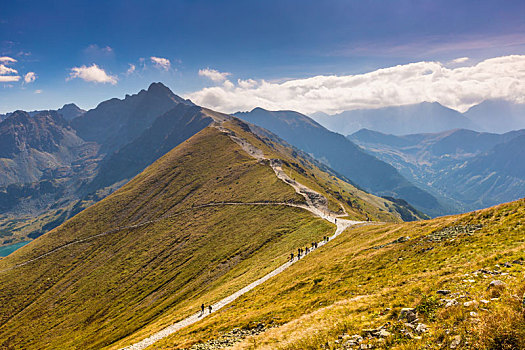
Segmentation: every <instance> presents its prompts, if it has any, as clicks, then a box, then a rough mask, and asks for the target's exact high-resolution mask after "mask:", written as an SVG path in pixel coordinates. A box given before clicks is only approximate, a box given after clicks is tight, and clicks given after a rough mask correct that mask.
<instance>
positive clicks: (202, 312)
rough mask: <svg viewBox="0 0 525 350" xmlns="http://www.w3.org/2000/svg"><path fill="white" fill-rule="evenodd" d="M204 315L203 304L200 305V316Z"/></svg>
mask: <svg viewBox="0 0 525 350" xmlns="http://www.w3.org/2000/svg"><path fill="white" fill-rule="evenodd" d="M202 315H204V304H202V305H201V314H200V316H202Z"/></svg>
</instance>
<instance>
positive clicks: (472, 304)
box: [463, 300, 478, 307]
mask: <svg viewBox="0 0 525 350" xmlns="http://www.w3.org/2000/svg"><path fill="white" fill-rule="evenodd" d="M476 305H478V301H477V300H471V301H466V302H464V303H463V306H465V307H471V306H476Z"/></svg>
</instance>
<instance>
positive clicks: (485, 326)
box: [151, 200, 525, 349]
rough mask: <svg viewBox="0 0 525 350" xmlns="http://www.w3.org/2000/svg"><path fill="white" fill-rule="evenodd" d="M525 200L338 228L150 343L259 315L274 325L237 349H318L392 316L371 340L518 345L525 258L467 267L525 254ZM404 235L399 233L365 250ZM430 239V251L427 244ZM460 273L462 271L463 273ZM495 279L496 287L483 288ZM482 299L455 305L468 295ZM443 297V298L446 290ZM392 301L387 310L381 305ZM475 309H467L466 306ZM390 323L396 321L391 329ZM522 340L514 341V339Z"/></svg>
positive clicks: (190, 338)
mask: <svg viewBox="0 0 525 350" xmlns="http://www.w3.org/2000/svg"><path fill="white" fill-rule="evenodd" d="M524 218H525V200H520V201H517V202H512V203H508V204H503V205H500V206H497V207H494V208H489V209H485V210H481V211H478V212H473V213H468V214H464V215H458V216H449V217H442V218H437V219H434V220H429V221H422V222H414V223H403V224H384V225H376V226H364V227H361V228H354V229H351V230H348V231H346V232H345V233H343V234H342V235H341V236H339V237H338V238H337V239H335V240H334V241H332V242H330V243H329V244H328V245H326V246H323V247H322V248H321V249H319V250H317V251H315V252H314V253H313V254H310V255H309V256H307V257H306V258H305V259H303V260H302V261H300V262H299V263H297V264H295V265H294V266H292V267H291V268H290V269H288V270H287V271H285V272H284V273H282V274H281V275H279V276H277V277H276V278H274V279H272V280H271V281H269V282H268V283H266V284H265V285H262V286H260V287H258V288H257V289H255V290H253V291H252V292H250V293H248V294H246V295H244V296H243V297H242V298H241V299H240V300H238V301H236V302H235V303H234V304H233V305H232V307H231V308H229V309H227V310H224V311H223V310H221V311H220V312H218V313H217V314H215V315H212V316H211V317H209V318H207V319H206V320H205V321H203V322H201V323H199V324H196V325H193V326H191V327H188V328H187V329H184V330H182V331H181V332H179V333H177V334H174V335H173V336H171V337H170V338H168V339H166V340H164V341H162V342H159V343H158V344H155V345H154V346H152V347H151V348H156V349H158V348H162V349H165V348H181V347H186V346H189V345H191V344H193V343H195V342H199V341H202V340H206V339H210V338H215V337H217V336H218V335H220V334H221V333H223V332H227V331H229V330H231V329H232V328H234V327H251V326H252V325H254V324H257V323H259V322H264V323H266V324H273V325H277V326H280V327H277V328H274V329H272V330H270V331H267V332H265V333H263V334H261V335H259V336H255V337H252V338H250V339H247V340H245V341H244V342H243V343H240V344H238V345H237V346H236V347H235V348H237V349H252V348H253V347H254V344H257V348H258V349H317V348H319V347H321V346H323V345H324V344H326V343H328V348H337V345H336V344H335V343H334V341H335V340H336V339H337V337H338V335H341V334H343V333H348V334H360V333H361V330H362V329H364V328H375V327H378V326H381V325H383V324H385V323H386V322H388V321H389V322H391V323H392V325H391V326H390V329H389V330H390V331H392V332H393V334H394V335H393V336H392V337H390V338H387V340H386V341H385V342H382V343H376V345H377V346H379V347H384V348H400V349H421V348H429V349H432V348H436V349H438V348H448V347H449V345H450V343H451V342H452V339H453V337H454V336H456V335H460V336H461V337H462V342H461V344H462V346H465V347H470V348H493V349H498V348H503V345H502V344H503V343H504V342H506V343H507V344H514V346H515V347H509V348H513V349H514V348H520V346H521V347H523V346H525V312H524V311H523V309H522V307H521V302H522V301H521V298H522V297H521V296H522V295H523V292H524V291H525V284H524V282H523V277H524V270H525V267H524V266H525V265H519V264H513V265H512V267H511V268H502V267H500V268H498V269H500V270H503V271H504V272H506V273H508V275H506V276H501V275H497V276H492V275H485V276H483V274H479V275H477V276H476V275H475V274H472V272H473V271H475V270H478V269H480V268H486V269H490V270H493V269H495V265H496V264H499V265H500V266H502V264H503V263H504V262H507V261H513V260H516V259H519V258H525V236H524V232H525V227H524V226H525V219H524ZM475 224H481V225H483V227H482V229H481V230H478V231H475V232H474V233H471V234H466V233H463V234H459V235H457V236H450V237H446V238H443V239H442V240H441V241H431V240H429V238H431V237H433V233H434V232H436V231H439V230H441V229H443V228H445V227H457V226H458V225H462V226H465V225H475ZM401 236H410V237H411V239H410V240H408V241H407V242H403V243H396V244H391V245H388V246H385V247H382V248H379V249H369V248H371V247H377V246H379V245H382V244H385V243H388V242H392V241H394V240H395V239H397V238H399V237H401ZM429 248H430V250H428V249H429ZM467 274H468V275H467ZM493 279H499V280H502V281H504V282H505V283H506V284H507V285H506V287H505V288H503V289H501V290H493V289H487V286H488V284H489V282H490V281H492V280H493ZM438 289H449V290H451V291H452V293H454V292H457V293H459V295H460V296H464V297H463V298H459V299H458V302H459V304H458V305H457V306H453V307H450V308H445V307H444V306H443V304H442V303H441V302H439V300H438V298H437V297H436V293H435V292H436V290H438ZM491 297H499V300H493V301H491V302H490V303H489V304H488V305H483V304H481V306H479V305H478V306H471V307H465V306H463V305H462V304H463V302H465V301H469V300H477V301H479V300H481V299H487V300H490V298H491ZM449 298H450V297H449ZM402 307H419V310H420V313H419V317H420V319H421V320H422V322H424V323H426V324H428V325H429V326H430V332H429V333H426V334H425V335H424V336H423V337H422V339H419V340H418V339H415V340H410V339H409V338H407V337H405V336H403V335H402V334H401V333H400V332H399V330H400V328H402V325H401V324H400V323H397V321H396V320H397V314H398V313H399V311H400V309H401V308H402ZM386 308H390V309H391V310H390V311H386V312H385V310H386ZM471 311H474V312H477V313H478V315H475V316H471V315H470V312H471ZM396 327H397V328H396ZM520 342H521V343H520Z"/></svg>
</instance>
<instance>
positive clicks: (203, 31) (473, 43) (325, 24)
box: [0, 0, 525, 113]
mask: <svg viewBox="0 0 525 350" xmlns="http://www.w3.org/2000/svg"><path fill="white" fill-rule="evenodd" d="M524 18H525V2H524V1H482V0H477V1H424V0H419V1H361V0H359V1H307V0H306V1H305V0H298V1H286V0H279V1H273V0H265V1H249V0H242V1H154V0H153V1H130V0H126V1H107V0H106V1H2V2H1V3H0V64H2V66H1V67H3V68H1V67H0V75H2V74H3V75H4V76H11V77H13V76H18V77H19V78H18V81H15V80H14V79H15V78H3V82H0V113H3V112H7V111H12V110H15V109H25V110H32V109H44V108H57V107H60V106H61V105H63V104H64V103H67V102H75V103H77V104H78V105H79V106H80V107H83V108H92V107H94V106H95V105H96V104H97V103H98V102H101V101H102V100H105V99H108V98H111V97H123V96H124V95H125V94H126V93H135V92H137V91H138V90H140V89H142V88H146V87H147V86H148V85H149V83H151V82H152V81H162V82H163V83H165V84H166V85H168V86H169V87H170V88H172V90H173V91H174V92H175V93H178V94H180V95H184V96H188V97H192V98H194V99H196V100H197V102H198V103H202V104H206V105H208V106H210V107H213V108H217V109H220V110H223V111H226V112H232V111H234V110H235V109H243V108H246V109H248V108H251V107H252V106H253V105H254V104H257V102H258V101H261V104H262V105H263V106H265V107H268V108H293V107H294V106H296V105H297V106H299V107H301V106H303V105H304V102H303V100H304V99H307V98H309V97H311V98H315V97H316V96H318V97H319V99H323V101H321V102H323V103H321V102H320V103H319V104H317V105H313V104H312V105H311V106H310V107H308V108H306V109H304V110H303V111H304V112H309V113H310V112H314V111H316V110H323V111H326V112H336V111H340V110H341V109H349V108H360V107H362V108H373V107H374V106H375V105H377V103H378V102H377V101H379V100H388V99H386V98H385V96H384V95H377V91H378V89H380V90H385V89H386V88H385V87H384V86H387V87H389V88H391V89H395V85H391V84H392V82H391V81H382V84H385V85H384V86H381V87H376V88H375V90H374V92H373V93H370V95H369V96H368V95H367V96H359V100H363V99H367V101H368V102H367V103H361V104H359V103H357V102H356V101H357V99H356V100H355V101H353V102H351V101H350V102H349V101H346V102H344V103H340V102H337V101H339V100H340V99H337V101H336V100H335V99H334V100H330V99H326V98H325V97H324V95H320V94H319V93H318V91H317V92H315V91H314V92H312V90H308V91H309V92H310V96H309V95H304V96H302V98H301V99H297V100H296V101H295V104H294V103H289V104H287V103H286V101H285V100H284V99H283V98H282V94H283V93H284V94H290V93H293V91H299V90H301V89H302V90H304V89H305V86H306V85H307V84H309V83H312V82H315V83H316V84H319V81H322V84H324V85H323V87H324V88H328V89H332V86H335V85H338V84H339V85H340V84H343V83H344V84H347V85H348V84H349V79H346V80H342V81H341V82H340V83H337V84H335V85H327V83H326V79H324V80H323V79H321V78H317V80H315V81H313V80H312V81H305V79H306V78H315V77H327V76H337V77H349V76H354V77H355V76H360V77H361V78H362V79H368V80H366V81H367V82H366V84H367V85H366V86H365V85H363V86H362V88H365V87H366V89H368V87H369V86H370V84H369V83H368V82H369V81H371V82H372V83H375V84H376V85H377V84H378V83H377V82H379V80H378V79H377V76H374V75H372V76H370V74H371V73H373V72H377V70H378V69H381V68H388V67H396V66H401V67H402V68H400V69H402V70H403V69H404V68H403V67H406V66H407V65H408V64H411V63H418V62H439V64H441V67H442V69H440V66H439V65H438V66H430V68H429V67H427V66H421V67H419V66H418V67H416V68H417V69H419V72H420V73H418V74H420V75H421V76H422V75H423V74H425V75H428V73H425V72H426V71H428V70H430V71H431V72H432V73H431V74H436V72H437V71H440V72H439V74H441V75H443V74H445V75H446V76H447V80H446V83H447V84H449V85H450V86H452V85H453V84H456V82H457V80H458V79H459V78H458V75H460V73H462V74H463V75H462V76H461V79H463V80H461V84H462V89H463V90H468V89H469V86H474V85H475V87H476V89H477V88H478V87H477V85H479V84H481V85H483V84H485V85H486V86H485V88H486V90H482V89H481V88H480V90H479V91H477V90H476V91H475V94H474V95H475V96H471V95H472V94H471V93H469V92H468V91H463V90H462V91H463V95H462V96H461V97H460V98H459V99H460V100H461V103H458V102H454V101H455V100H458V98H457V96H456V97H454V96H446V97H440V96H441V94H440V91H437V92H436V89H438V90H439V89H443V87H442V86H443V84H445V83H443V81H441V85H439V86H434V87H433V89H434V90H432V91H430V90H429V91H430V92H428V93H427V95H425V96H419V97H417V99H415V102H417V101H419V100H421V99H423V100H425V99H427V100H428V99H430V100H432V99H434V100H438V101H440V102H443V101H445V102H444V104H447V103H448V102H447V101H450V103H448V104H449V105H450V106H451V107H457V109H462V108H463V109H465V108H466V106H468V105H469V104H472V103H475V102H479V100H480V99H483V98H488V97H490V98H499V97H503V98H505V97H506V95H505V94H507V95H509V96H510V95H512V96H511V97H509V99H514V100H516V99H518V97H516V96H518V95H519V94H520V93H521V92H522V90H520V89H521V88H522V87H521V86H520V87H517V88H516V87H513V89H514V90H513V91H512V92H510V93H509V91H508V90H509V88H508V87H506V86H502V85H501V84H503V83H502V82H501V81H497V80H494V79H493V80H491V81H487V82H486V81H481V82H478V83H479V84H477V85H476V84H472V82H469V84H470V85H469V84H466V83H465V79H466V78H465V74H464V72H462V71H461V70H460V69H461V68H462V67H467V68H468V67H470V68H472V69H473V67H476V65H479V64H480V63H482V64H483V63H484V62H485V66H484V68H483V67H482V68H483V69H481V68H479V67H478V68H479V69H477V70H473V71H471V72H470V73H469V74H471V75H472V74H478V76H479V77H482V76H483V77H484V76H486V72H487V70H489V71H498V70H500V69H501V70H502V71H503V70H504V71H505V72H507V73H506V74H510V75H512V74H513V73H512V72H511V71H512V70H516V67H517V69H518V70H520V69H521V67H523V66H522V64H523V57H521V56H522V55H524V54H525V19H524ZM509 55H519V56H517V58H516V56H513V57H514V58H513V59H512V60H500V61H497V62H496V61H488V63H486V61H487V60H490V59H495V58H498V57H500V58H501V57H507V56H509ZM2 58H3V61H2ZM458 58H464V59H463V60H461V59H460V60H457V59H458ZM13 60H16V62H15V61H13ZM454 60H457V61H454ZM168 61H169V66H168V64H167V62H168ZM509 62H510V63H509ZM93 65H96V66H93ZM494 65H496V66H494ZM131 67H135V68H134V70H133V71H131V70H130V68H131ZM409 67H410V69H413V68H414V67H412V66H409ZM495 67H496V68H495ZM208 68H209V69H208ZM2 69H3V73H2ZM410 69H409V71H410V72H412V70H410ZM444 69H448V71H445V72H444V73H443V71H442V70H444ZM398 70H399V69H398ZM14 71H16V73H15V72H14ZM199 71H200V74H199ZM421 72H422V73H421ZM28 73H29V75H27V74H28ZM31 73H33V74H31ZM220 73H224V74H222V75H221V74H220ZM394 73H395V74H393V75H392V79H403V76H404V75H405V76H406V74H407V73H406V72H405V73H402V74H401V75H399V74H398V73H399V71H396V72H394ZM389 74H390V73H389ZM410 74H412V73H410ZM435 76H437V75H435ZM507 78H509V77H507ZM510 78H514V79H517V81H518V83H517V84H518V85H519V81H520V80H521V78H522V77H521V76H510ZM510 78H509V79H510ZM0 79H2V77H1V76H0ZM239 79H240V80H241V81H239ZM480 79H483V78H480ZM9 80H11V81H9ZM295 80H297V84H288V85H283V83H285V82H290V81H292V82H293V81H295ZM0 81H2V80H0ZM352 81H353V82H352V83H351V84H353V85H355V80H352ZM265 84H266V85H265ZM305 84H306V85H305ZM363 84H365V83H363ZM399 84H401V85H402V86H403V87H405V86H407V85H406V83H405V82H398V85H399ZM422 84H423V83H422ZM425 84H427V83H425ZM491 84H492V85H491ZM494 84H496V86H497V87H498V88H499V87H500V86H501V89H500V90H501V91H500V92H498V94H492V93H489V92H487V91H488V90H489V89H490V87H491V86H493V85H494ZM505 84H506V83H505ZM290 85H293V87H292V88H290V87H289V86H290ZM515 85H516V84H514V86H515ZM418 86H419V85H417V86H416V85H414V87H411V89H415V90H420V89H419V88H418ZM310 88H311V87H310V86H308V89H310ZM362 88H360V90H362ZM290 89H291V90H290ZM456 90H457V89H456ZM331 91H333V92H334V93H338V92H337V91H339V93H341V94H348V93H351V94H354V92H352V91H351V90H344V91H343V90H331ZM400 91H401V90H400ZM410 91H412V90H410V89H408V90H407V92H401V93H400V96H397V97H396V96H390V95H393V94H394V95H395V94H398V93H397V92H394V93H389V96H390V97H392V98H391V100H392V102H387V104H396V103H398V104H403V103H409V102H413V101H412V100H411V99H410V98H408V97H407V96H405V95H404V94H407V95H408V94H410ZM298 93H299V94H300V93H301V92H300V91H299V92H298ZM331 95H333V94H331ZM398 95H399V94H398ZM522 95H523V94H522ZM487 96H488V97H487ZM294 98H295V96H288V100H293V99H294ZM226 99H227V100H226ZM241 100H244V101H248V102H246V103H244V104H243V103H240V101H241ZM232 101H233V102H232ZM235 101H237V102H235ZM274 101H284V102H276V103H274ZM396 101H397V102H396ZM472 101H474V102H472ZM234 102H235V103H234ZM365 102H366V101H365ZM518 102H521V101H518ZM454 103H455V104H454ZM377 106H380V105H377ZM330 107H334V108H330ZM296 109H300V108H296Z"/></svg>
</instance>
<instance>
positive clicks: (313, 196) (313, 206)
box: [120, 123, 366, 350]
mask: <svg viewBox="0 0 525 350" xmlns="http://www.w3.org/2000/svg"><path fill="white" fill-rule="evenodd" d="M213 126H214V127H215V128H217V129H218V130H219V131H221V132H223V133H225V134H226V135H228V136H229V137H230V138H231V139H232V140H233V141H234V142H235V143H237V144H238V145H239V146H241V147H242V149H243V150H244V151H246V153H248V154H249V155H250V156H252V157H253V158H255V159H257V160H260V161H269V162H270V166H271V168H272V169H273V171H274V172H275V175H276V176H277V177H278V178H279V179H280V180H282V181H283V182H285V183H286V184H288V185H290V186H292V187H293V188H294V189H295V191H296V192H297V193H299V194H300V195H302V196H303V197H304V198H305V200H306V205H304V204H294V203H279V204H282V205H288V206H293V207H298V208H303V209H305V210H308V211H309V212H311V213H312V214H314V215H315V216H319V217H321V218H323V219H324V220H326V221H328V222H331V223H333V224H335V225H336V226H337V228H336V230H335V232H334V234H333V235H332V236H330V240H331V239H333V238H335V237H337V236H339V235H340V234H341V233H342V232H343V231H344V230H345V229H347V228H348V227H350V226H352V225H356V224H362V223H366V221H353V220H345V219H340V218H339V219H338V217H339V216H344V215H346V212H344V208H343V214H338V213H335V212H333V211H331V210H330V209H329V208H328V201H327V199H326V198H325V197H324V196H323V195H322V194H320V193H318V192H316V191H314V190H312V189H310V188H308V187H306V186H304V185H302V184H300V183H298V182H296V181H295V180H294V179H291V178H290V177H289V176H288V175H287V174H286V173H285V172H284V170H283V169H282V162H281V160H280V159H268V158H266V157H265V155H264V153H263V151H262V150H260V149H258V148H257V147H255V146H254V145H252V144H251V143H249V142H248V140H246V139H244V138H242V137H239V136H237V135H236V134H235V133H234V132H233V131H232V130H229V129H227V128H225V127H223V126H222V125H221V123H216V124H215V125H213ZM262 204H266V205H267V204H268V203H262ZM229 205H234V204H233V203H231V204H229ZM326 243H327V242H326V241H321V242H319V243H318V248H319V247H321V246H323V245H324V244H326ZM310 254H311V253H310ZM297 261H298V260H296V259H294V260H293V261H288V262H286V263H284V264H283V265H281V266H279V267H278V268H276V269H275V270H273V271H271V272H270V273H268V274H266V275H265V276H263V277H261V278H259V279H258V280H256V281H254V282H252V283H250V284H249V285H247V286H246V287H244V288H241V289H240V290H238V291H237V292H235V293H233V294H231V295H229V296H227V297H225V298H223V299H221V300H220V301H218V302H216V303H215V304H212V305H211V306H212V308H213V311H212V313H215V312H217V311H218V310H220V309H222V308H223V307H224V306H226V305H228V304H230V303H231V302H233V301H234V300H235V299H237V298H239V297H240V296H241V295H243V294H245V293H247V292H249V291H251V290H252V289H254V288H255V287H257V286H258V285H260V284H262V283H264V282H266V281H267V280H269V279H270V278H272V277H274V276H276V275H278V274H279V273H281V272H283V271H284V270H286V269H287V268H289V267H290V266H291V265H293V264H294V263H296V262H297ZM208 315H210V313H208V312H205V313H204V315H201V313H200V312H196V313H195V314H193V315H191V316H189V317H186V318H185V319H183V320H181V321H179V322H176V323H174V324H172V325H171V326H168V327H166V328H164V329H162V330H161V331H159V332H157V333H155V334H153V335H151V336H149V337H147V338H145V339H143V340H141V341H139V342H137V343H135V344H132V345H129V346H126V347H124V348H121V349H120V350H142V349H146V348H147V347H148V346H150V345H153V344H154V343H156V342H157V341H159V340H161V339H163V338H166V337H167V336H169V335H171V334H173V333H175V332H177V331H178V330H180V329H182V328H184V327H187V326H189V325H192V324H194V323H196V322H198V321H200V320H201V319H203V318H205V317H206V316H208Z"/></svg>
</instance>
